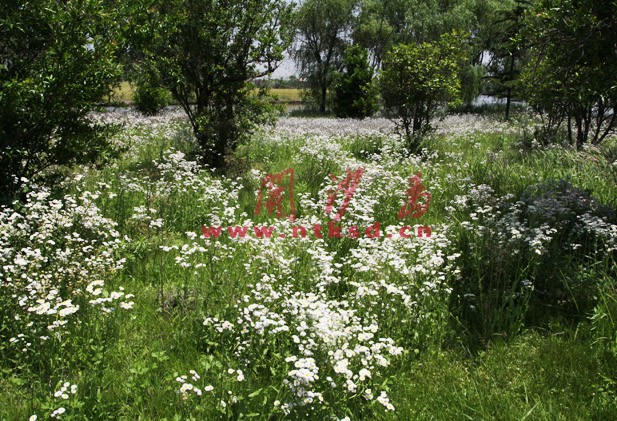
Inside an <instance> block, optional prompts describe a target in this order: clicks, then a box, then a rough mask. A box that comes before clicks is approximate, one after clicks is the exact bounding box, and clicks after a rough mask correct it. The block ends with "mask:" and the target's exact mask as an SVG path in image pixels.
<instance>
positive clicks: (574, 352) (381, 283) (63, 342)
mask: <svg viewBox="0 0 617 421" xmlns="http://www.w3.org/2000/svg"><path fill="white" fill-rule="evenodd" d="M100 118H101V119H102V120H105V121H114V122H118V121H119V120H123V121H124V127H123V129H122V130H120V131H119V132H118V133H117V134H116V136H115V138H114V143H115V145H116V147H117V148H118V150H119V151H121V154H120V157H119V158H118V159H115V160H114V161H112V162H111V163H110V164H108V165H105V166H102V167H80V168H75V169H74V170H73V171H71V172H70V173H67V175H66V178H65V180H64V181H63V182H62V183H59V184H58V185H55V186H53V188H43V187H37V186H31V188H30V192H29V193H28V196H27V200H26V201H25V202H23V203H22V204H19V205H16V206H15V208H14V209H4V210H3V211H2V212H1V213H0V247H1V248H2V257H0V260H1V261H0V275H1V276H2V277H1V278H0V279H1V284H0V285H1V287H2V289H3V290H2V294H0V321H1V324H0V326H1V327H0V338H1V339H2V340H1V341H0V355H1V356H2V358H1V360H0V361H1V362H0V370H1V371H0V419H7V420H13V419H15V420H23V419H29V417H33V416H34V415H36V417H38V419H48V418H56V417H58V418H60V417H68V418H70V419H144V420H146V419H147V420H150V419H157V420H158V419H168V420H184V419H195V420H210V419H246V418H253V419H320V420H321V419H324V420H325V419H332V420H337V419H351V420H361V419H384V420H390V419H391V420H395V419H397V420H398V419H401V420H412V419H413V420H415V419H427V420H428V419H438V420H449V419H452V420H460V419H500V420H501V419H512V420H514V419H517V420H518V419H564V420H565V419H568V420H569V419H598V420H604V419H617V364H616V363H617V326H616V324H615V323H616V322H617V291H616V288H615V287H616V286H615V279H616V274H617V264H616V259H615V257H616V253H617V219H616V218H617V216H616V213H615V207H616V206H617V154H616V153H615V151H616V145H615V143H614V140H613V141H612V142H613V143H610V142H609V144H608V145H607V146H606V147H604V148H602V149H599V148H587V149H585V150H584V151H581V152H577V151H574V150H571V149H569V148H566V147H561V146H550V147H543V146H541V145H539V144H538V143H537V142H536V141H535V140H534V139H533V137H532V136H531V135H530V134H529V133H530V130H529V129H528V127H529V126H530V124H531V123H530V122H528V121H517V122H513V123H508V124H506V123H503V122H501V121H499V120H498V119H495V118H490V117H479V116H473V115H461V116H451V117H448V118H447V119H446V120H444V121H443V122H442V123H440V125H439V128H438V130H437V132H436V133H435V134H434V135H433V136H432V137H430V138H427V139H426V140H425V141H424V142H423V144H422V148H421V151H420V152H419V153H418V154H416V155H410V154H408V153H407V152H406V151H405V149H404V148H403V146H402V143H401V141H400V139H399V137H398V136H397V135H396V134H394V133H393V129H394V127H393V125H392V123H391V122H389V121H388V120H385V119H367V120H363V121H353V120H335V119H324V118H322V119H315V118H312V119H303V118H283V119H281V120H280V121H279V123H278V124H277V126H276V127H275V128H273V129H268V128H265V129H264V130H263V131H261V132H259V133H257V134H256V135H255V136H254V137H253V138H252V140H251V142H249V143H247V144H244V145H241V146H240V147H239V148H238V150H237V151H236V152H235V153H234V155H233V156H230V157H229V158H228V160H229V161H228V164H229V165H228V167H229V169H228V171H227V173H226V174H225V175H221V174H219V173H218V172H213V171H211V170H210V169H209V168H206V167H203V166H201V165H199V164H198V163H197V162H196V160H195V150H196V145H195V143H194V141H193V140H192V137H191V130H190V129H189V127H188V125H187V123H186V121H184V120H183V119H182V118H181V116H180V115H179V114H173V113H171V114H165V115H163V116H159V117H151V118H144V117H139V116H137V115H132V114H124V115H116V114H102V115H101V116H100ZM289 168H292V169H293V170H294V179H295V183H294V195H293V199H294V203H295V206H296V219H295V221H294V222H293V223H292V222H291V221H289V220H288V219H286V218H276V217H275V216H274V215H272V216H268V215H267V213H266V212H265V211H263V212H261V214H260V215H255V208H256V203H257V193H256V192H257V191H258V190H259V189H260V186H261V183H262V181H263V180H264V178H265V177H266V176H267V175H268V174H272V173H279V172H282V171H284V170H286V169H289ZM360 168H361V169H362V170H363V174H362V177H361V179H360V182H359V184H358V185H357V188H356V190H355V192H354V195H353V197H352V199H351V201H350V202H349V205H348V207H347V210H346V212H345V214H344V215H343V217H342V219H341V221H340V224H341V226H344V227H350V226H354V225H356V226H358V227H368V226H370V225H371V224H374V223H375V222H380V223H381V229H382V230H383V232H384V234H385V233H390V234H392V236H391V238H386V237H385V235H382V237H381V238H379V239H376V238H366V237H365V236H364V235H363V236H360V237H359V238H330V237H329V236H328V235H327V228H325V229H324V234H325V235H324V236H323V238H316V236H315V235H313V234H312V233H311V231H310V230H309V234H308V235H307V237H306V238H292V237H291V236H289V235H288V236H286V237H285V238H281V237H279V236H278V235H274V236H273V237H272V238H270V239H259V238H257V237H256V236H255V235H252V234H251V232H252V231H251V230H252V228H253V227H254V226H261V225H266V226H272V227H274V232H275V233H277V234H278V233H289V232H290V230H291V227H292V226H294V225H295V226H305V227H312V226H313V225H314V224H317V223H319V224H321V225H322V226H324V227H327V226H328V223H329V222H330V221H332V217H333V214H332V213H330V214H326V212H325V206H326V203H327V200H328V197H329V194H330V193H331V192H332V191H334V190H336V186H337V181H335V180H333V179H332V178H331V177H330V175H331V174H333V175H336V176H337V177H338V181H340V180H342V179H343V178H344V177H345V175H346V174H347V173H346V170H348V169H349V170H358V169H360ZM419 171H421V173H422V176H421V178H422V183H423V185H424V186H425V188H426V190H427V191H429V192H430V193H431V200H430V206H429V209H428V211H427V213H426V214H424V215H423V216H421V217H420V218H418V219H413V218H407V219H405V220H399V218H398V217H397V213H398V211H399V210H400V209H401V207H402V206H404V205H405V203H406V202H405V200H406V196H405V192H406V191H407V189H408V188H409V179H410V177H412V176H413V175H414V174H416V173H417V172H419ZM287 198H288V196H287ZM343 199H344V197H343V194H342V193H341V194H339V196H338V197H337V199H336V201H335V202H334V205H335V206H334V208H335V212H336V210H337V209H339V208H340V206H341V204H342V201H343ZM284 210H287V211H288V210H289V208H288V207H285V209H284ZM417 224H422V225H428V226H430V227H431V228H432V236H431V237H430V238H417V237H412V238H403V237H402V236H401V235H399V229H400V228H401V227H403V226H405V225H411V226H414V225H417ZM235 225H245V226H247V227H249V229H250V230H249V233H248V234H247V236H246V237H245V238H243V239H238V238H236V239H232V238H230V237H229V235H225V228H223V234H222V235H221V237H220V238H218V239H214V238H209V239H206V238H205V237H204V236H203V235H202V232H201V227H202V226H222V227H227V226H235ZM346 233H349V231H347V230H343V234H346ZM31 419H33V418H31Z"/></svg>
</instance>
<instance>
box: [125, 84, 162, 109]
mask: <svg viewBox="0 0 617 421" xmlns="http://www.w3.org/2000/svg"><path fill="white" fill-rule="evenodd" d="M169 100H170V94H169V92H168V91H167V90H166V89H164V88H160V87H157V86H154V85H152V84H150V83H147V82H142V83H139V84H138V85H137V88H136V89H135V95H134V96H133V101H134V103H135V108H136V109H137V111H139V112H140V113H142V114H145V115H156V114H158V113H159V112H161V110H162V109H163V108H165V107H166V106H167V105H169Z"/></svg>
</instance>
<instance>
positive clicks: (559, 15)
mask: <svg viewBox="0 0 617 421" xmlns="http://www.w3.org/2000/svg"><path fill="white" fill-rule="evenodd" d="M616 16H617V1H615V0H612V1H604V0H577V1H575V0H543V1H540V2H538V3H537V4H536V5H535V6H534V7H532V8H531V10H530V13H528V14H527V26H528V29H527V36H528V37H529V42H530V54H529V56H530V60H529V63H528V64H527V65H526V66H525V68H524V70H523V73H522V75H521V79H522V85H523V89H524V93H525V97H526V99H527V101H528V102H529V104H530V105H531V106H532V107H533V108H534V109H535V110H536V111H538V112H540V113H541V114H542V115H543V116H544V117H545V124H544V130H545V133H544V134H545V135H546V136H547V139H549V140H550V139H553V138H554V136H555V135H556V134H557V133H558V132H559V131H561V130H562V129H563V130H564V131H565V132H566V133H567V138H568V140H569V142H570V143H571V144H573V145H576V146H577V147H578V148H580V147H582V146H583V145H584V144H586V143H591V144H599V143H601V142H602V141H603V140H604V139H606V138H607V136H608V135H609V134H611V133H613V132H614V131H615V127H616V125H617V112H616V111H617V82H616V79H615V75H617V19H615V17H616Z"/></svg>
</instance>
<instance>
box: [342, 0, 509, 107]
mask: <svg viewBox="0 0 617 421" xmlns="http://www.w3.org/2000/svg"><path fill="white" fill-rule="evenodd" d="M498 3H499V2H498V1H496V0H450V1H440V0H364V1H362V3H361V7H360V13H359V16H358V19H357V24H356V25H355V26H354V33H353V39H354V42H355V43H357V44H360V45H362V46H364V47H365V48H367V49H369V51H370V56H371V59H372V64H373V67H374V68H375V69H379V68H380V67H381V64H382V61H383V58H384V56H385V54H387V52H388V50H389V49H390V48H391V47H392V46H393V45H396V44H412V43H415V44H419V43H422V42H429V41H438V40H439V39H440V37H441V35H442V34H445V33H450V32H453V31H456V32H458V33H461V34H467V35H468V36H469V37H468V38H467V41H466V43H465V45H464V48H465V53H466V56H467V58H466V64H465V66H464V67H463V68H462V69H461V77H462V79H463V83H462V85H461V86H462V97H463V98H462V99H463V101H464V103H465V104H466V105H469V104H471V102H472V101H473V100H474V99H475V98H476V97H477V96H478V95H479V94H480V91H481V88H482V80H483V77H484V74H485V69H484V65H483V61H484V54H485V51H486V50H487V48H486V44H487V43H488V40H489V39H490V35H491V31H490V29H491V24H492V20H493V15H494V11H495V9H496V8H497V5H498Z"/></svg>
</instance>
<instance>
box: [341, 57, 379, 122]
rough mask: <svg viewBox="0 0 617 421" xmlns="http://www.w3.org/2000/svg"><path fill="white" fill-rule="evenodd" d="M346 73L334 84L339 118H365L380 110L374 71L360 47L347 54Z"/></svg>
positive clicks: (344, 65)
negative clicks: (374, 82)
mask: <svg viewBox="0 0 617 421" xmlns="http://www.w3.org/2000/svg"><path fill="white" fill-rule="evenodd" d="M343 67H344V69H345V70H344V71H343V72H342V73H340V74H339V76H338V77H337V79H336V82H335V84H334V107H333V108H334V112H335V114H336V116H337V117H352V118H365V117H370V116H371V115H372V114H374V113H375V112H376V111H377V109H378V103H377V92H376V90H375V88H376V86H375V85H374V84H373V70H372V69H371V67H370V65H369V63H368V53H367V51H366V50H365V49H364V48H362V47H360V46H352V47H349V48H348V49H347V51H346V52H345V57H344V59H343Z"/></svg>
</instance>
